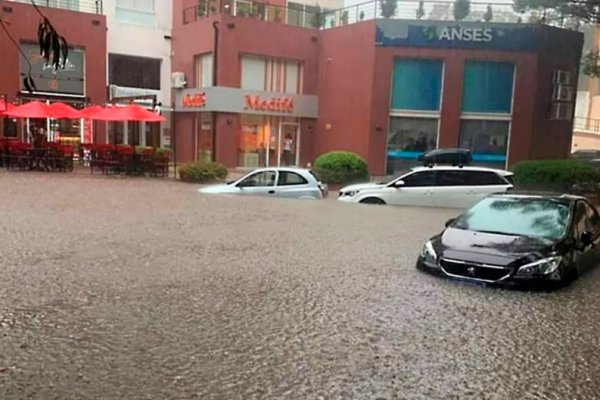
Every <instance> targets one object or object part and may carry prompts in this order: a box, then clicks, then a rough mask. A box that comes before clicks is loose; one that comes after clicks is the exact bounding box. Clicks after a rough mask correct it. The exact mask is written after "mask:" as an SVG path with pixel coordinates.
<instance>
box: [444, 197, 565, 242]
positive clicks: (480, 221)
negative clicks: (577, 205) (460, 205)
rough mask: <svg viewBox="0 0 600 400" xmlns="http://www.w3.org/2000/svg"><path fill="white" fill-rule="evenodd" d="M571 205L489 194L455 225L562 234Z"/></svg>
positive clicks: (524, 233) (502, 231)
mask: <svg viewBox="0 0 600 400" xmlns="http://www.w3.org/2000/svg"><path fill="white" fill-rule="evenodd" d="M569 210H570V208H569V205H568V204H564V203H560V202H557V201H553V200H551V199H542V198H525V197H523V198H519V197H489V198H486V199H483V200H481V201H480V202H479V203H477V204H476V205H475V206H473V208H471V209H470V210H468V211H467V212H466V213H464V214H463V215H461V216H460V217H458V218H457V219H456V221H455V222H454V223H453V224H452V225H451V226H452V227H453V228H458V229H466V230H471V231H477V232H489V233H498V234H503V235H515V236H527V237H533V238H539V239H549V240H557V239H559V238H561V237H562V236H563V235H564V234H565V231H566V229H567V225H568V223H569V212H570V211H569Z"/></svg>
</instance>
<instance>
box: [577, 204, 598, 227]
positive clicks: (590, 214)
mask: <svg viewBox="0 0 600 400" xmlns="http://www.w3.org/2000/svg"><path fill="white" fill-rule="evenodd" d="M580 204H582V205H583V209H584V211H585V218H586V223H585V225H586V230H587V231H588V232H590V233H597V232H598V230H599V229H600V217H598V213H597V212H596V211H594V209H592V207H590V206H589V205H587V204H586V203H583V202H582V203H580Z"/></svg>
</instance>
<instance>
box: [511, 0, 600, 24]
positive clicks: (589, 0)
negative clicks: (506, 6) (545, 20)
mask: <svg viewBox="0 0 600 400" xmlns="http://www.w3.org/2000/svg"><path fill="white" fill-rule="evenodd" d="M513 8H514V9H515V11H516V12H518V13H525V12H531V11H533V12H537V13H539V14H542V15H545V14H546V12H548V11H550V12H552V13H553V14H556V15H557V16H559V18H574V19H577V20H579V21H580V22H583V23H589V22H591V23H600V0H514V5H513Z"/></svg>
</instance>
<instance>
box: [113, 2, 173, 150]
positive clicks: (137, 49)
mask: <svg viewBox="0 0 600 400" xmlns="http://www.w3.org/2000/svg"><path fill="white" fill-rule="evenodd" d="M103 3H104V14H105V15H106V23H107V29H108V31H107V49H108V53H109V54H121V55H128V56H136V57H146V58H154V59H160V60H162V61H161V69H160V73H161V77H160V92H161V93H160V98H159V102H161V103H162V105H163V108H162V111H163V115H164V116H165V117H167V121H166V122H163V124H162V127H161V145H165V144H169V143H168V138H166V137H165V135H166V133H168V130H169V128H170V118H169V117H170V115H169V114H170V113H169V112H168V110H169V109H170V107H171V40H170V37H171V28H172V4H171V0H104V1H103ZM107 66H108V54H107ZM106 80H107V85H108V76H107V77H106ZM163 139H164V140H163ZM165 142H166V143H165Z"/></svg>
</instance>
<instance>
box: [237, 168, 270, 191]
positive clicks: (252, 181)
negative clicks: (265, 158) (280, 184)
mask: <svg viewBox="0 0 600 400" xmlns="http://www.w3.org/2000/svg"><path fill="white" fill-rule="evenodd" d="M275 175H276V173H275V171H263V172H258V173H256V174H253V175H250V176H249V177H247V178H246V179H244V180H243V181H241V182H240V183H241V185H242V186H244V187H264V186H275Z"/></svg>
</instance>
